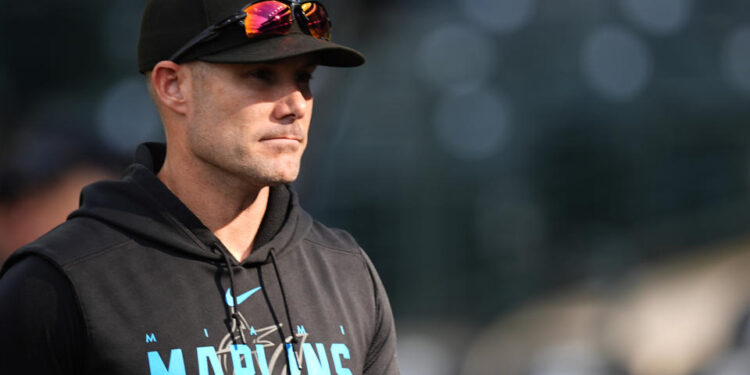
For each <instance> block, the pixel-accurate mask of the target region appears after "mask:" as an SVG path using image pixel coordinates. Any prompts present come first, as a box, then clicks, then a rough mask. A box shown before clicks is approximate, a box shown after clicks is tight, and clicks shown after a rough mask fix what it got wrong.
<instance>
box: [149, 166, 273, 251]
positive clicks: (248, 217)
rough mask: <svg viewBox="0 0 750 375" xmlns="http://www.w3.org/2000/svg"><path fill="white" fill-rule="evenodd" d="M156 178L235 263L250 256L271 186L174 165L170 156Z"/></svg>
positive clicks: (205, 168) (208, 168)
mask: <svg viewBox="0 0 750 375" xmlns="http://www.w3.org/2000/svg"><path fill="white" fill-rule="evenodd" d="M176 165H179V168H178V167H175V166H176ZM157 176H158V178H159V179H160V180H161V181H162V182H163V183H164V185H166V186H167V188H169V190H171V191H172V193H174V194H175V195H176V196H177V197H178V198H179V199H180V200H181V201H182V202H183V203H184V204H185V206H187V207H188V208H189V209H190V211H192V212H193V214H195V216H197V217H198V219H200V220H201V222H202V223H203V224H204V225H205V226H206V227H207V228H208V229H209V230H211V231H212V232H213V233H214V235H216V237H217V238H218V239H219V240H220V241H221V242H222V244H224V246H225V247H226V248H227V250H229V253H230V254H232V256H234V258H235V259H237V260H238V261H242V260H243V259H245V258H246V257H247V256H248V255H250V252H251V251H252V249H253V243H254V241H255V237H256V235H257V234H258V230H259V229H260V224H261V222H262V220H263V216H264V215H265V213H266V208H267V206H268V197H269V192H270V188H269V187H268V186H263V187H253V186H252V185H248V184H246V183H242V181H239V180H238V179H237V178H236V177H234V176H230V175H228V174H227V173H224V172H222V171H216V170H215V169H212V168H210V167H207V166H205V165H203V166H201V165H198V164H197V163H189V162H175V161H174V160H172V159H170V158H169V154H167V158H166V160H165V162H164V166H163V167H162V168H161V170H160V171H159V173H158V175H157ZM185 176H190V178H189V179H186V178H185Z"/></svg>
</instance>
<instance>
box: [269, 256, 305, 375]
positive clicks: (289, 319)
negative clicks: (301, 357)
mask: <svg viewBox="0 0 750 375" xmlns="http://www.w3.org/2000/svg"><path fill="white" fill-rule="evenodd" d="M275 250H276V249H274V248H271V251H270V252H271V264H273V270H274V272H275V273H276V279H277V280H279V289H280V290H281V300H282V301H284V310H285V311H286V319H287V322H289V332H290V333H291V335H292V341H291V342H290V343H284V346H285V348H286V350H287V360H288V362H289V373H290V374H291V373H292V366H295V367H297V369H298V370H302V366H300V364H299V361H298V360H297V354H296V353H297V351H296V350H295V347H294V345H295V344H297V342H298V341H297V336H296V335H295V334H294V324H292V314H291V313H290V312H289V304H288V303H287V301H286V293H285V292H284V283H283V282H282V281H281V273H280V272H279V267H278V266H277V265H276V253H275ZM279 329H281V328H279ZM282 336H283V335H282ZM290 351H291V353H290ZM292 361H294V363H292Z"/></svg>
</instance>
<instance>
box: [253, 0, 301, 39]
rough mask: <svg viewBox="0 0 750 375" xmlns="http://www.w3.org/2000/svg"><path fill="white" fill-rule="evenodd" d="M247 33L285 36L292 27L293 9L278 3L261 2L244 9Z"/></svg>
mask: <svg viewBox="0 0 750 375" xmlns="http://www.w3.org/2000/svg"><path fill="white" fill-rule="evenodd" d="M244 11H245V13H246V14H247V16H246V17H245V33H246V34H247V36H248V37H252V36H256V35H269V34H270V35H274V34H276V35H284V34H287V33H288V32H289V29H290V28H291V27H292V9H291V8H290V7H289V5H286V4H284V3H280V2H278V1H261V2H259V3H255V4H251V5H250V6H248V7H247V8H245V9H244Z"/></svg>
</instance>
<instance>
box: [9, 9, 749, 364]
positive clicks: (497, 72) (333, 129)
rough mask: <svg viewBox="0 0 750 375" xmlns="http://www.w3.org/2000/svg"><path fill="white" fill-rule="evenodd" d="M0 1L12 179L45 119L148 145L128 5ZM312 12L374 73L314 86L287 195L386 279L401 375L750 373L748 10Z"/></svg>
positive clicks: (109, 139) (152, 134)
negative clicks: (343, 236) (29, 134)
mask: <svg viewBox="0 0 750 375" xmlns="http://www.w3.org/2000/svg"><path fill="white" fill-rule="evenodd" d="M0 3H2V6H3V9H4V11H3V12H0V30H1V31H2V32H0V40H1V43H2V46H3V48H2V49H0V103H2V105H1V106H0V124H2V129H0V137H1V138H0V139H1V141H0V142H2V144H0V146H2V150H5V151H4V152H3V153H2V156H3V159H4V160H5V161H6V162H7V160H8V159H9V157H8V154H9V152H8V151H7V150H9V149H10V148H11V146H14V145H13V144H12V142H11V139H13V138H12V136H13V135H14V134H16V133H17V132H18V131H19V130H22V129H23V130H28V129H30V128H35V129H36V128H44V127H49V126H50V124H55V121H54V120H55V119H59V118H61V117H62V118H65V119H74V121H66V123H65V126H66V128H65V129H64V130H66V131H67V130H70V131H71V132H72V131H74V130H75V132H83V133H86V134H90V135H91V136H95V137H98V138H99V140H100V142H101V144H102V145H103V146H105V148H107V149H109V150H112V151H114V152H119V153H121V154H122V155H125V154H126V153H127V152H128V151H129V150H131V149H132V148H133V147H134V145H135V144H137V143H138V142H140V141H142V140H146V139H158V138H160V137H161V135H160V130H159V125H158V118H157V116H156V113H155V111H154V109H153V107H152V105H151V104H150V103H149V101H148V97H147V94H146V90H145V85H144V84H143V82H142V80H141V78H140V77H139V75H138V73H137V72H136V67H135V65H136V64H135V41H136V37H137V27H138V22H139V14H140V11H141V9H142V6H143V3H144V0H112V1H108V2H101V1H95V0H69V1H65V2H60V1H49V0H38V1H34V2H11V1H9V0H0ZM324 3H325V4H326V6H327V7H328V8H329V11H330V13H331V14H332V18H333V24H334V30H333V33H334V34H333V37H334V40H338V41H341V42H344V43H350V44H352V45H355V46H357V47H359V48H360V49H361V50H362V51H364V52H365V54H366V55H367V56H368V63H367V64H366V65H365V66H364V67H362V68H359V69H354V70H334V69H320V70H319V71H318V72H317V73H316V78H315V80H314V85H315V93H316V96H317V98H316V102H317V103H316V104H317V106H316V114H315V118H314V119H313V130H312V132H313V133H312V135H311V137H312V139H311V148H310V149H309V150H308V154H307V155H306V157H305V160H304V163H305V164H306V165H305V167H304V168H303V175H302V176H301V178H300V180H299V181H298V183H297V188H298V190H299V191H300V194H301V195H302V201H303V202H304V203H305V206H306V207H307V209H308V210H310V211H312V212H313V214H314V215H315V216H317V217H318V218H319V219H321V220H323V221H325V222H326V223H327V224H330V225H333V226H339V227H342V228H346V229H348V230H349V231H351V232H353V233H354V234H355V237H357V238H358V239H359V241H360V242H361V244H362V246H363V247H364V248H365V249H366V250H367V251H368V253H369V254H370V255H371V257H372V258H373V260H374V262H375V263H376V265H377V266H378V269H379V270H380V272H381V276H382V277H383V279H384V282H385V284H386V286H387V287H388V289H389V293H390V296H391V299H392V304H393V306H394V310H395V313H396V318H397V320H398V322H399V324H400V352H401V361H402V366H403V368H404V374H406V375H409V374H430V375H441V374H462V375H464V374H465V375H470V374H478V375H480V374H524V375H538V374H545V375H551V374H633V375H650V374H654V375H656V374H659V375H683V374H684V375H688V374H695V375H698V374H701V375H714V374H716V375H728V374H747V373H750V363H748V362H750V361H749V360H748V358H750V355H749V353H750V348H748V341H747V340H748V332H750V328H748V326H749V324H748V315H747V311H750V310H748V306H750V303H749V302H748V294H749V293H750V287H748V285H750V282H749V281H750V280H748V276H747V275H748V273H747V272H746V271H745V270H747V269H750V268H749V266H750V239H748V237H747V235H748V234H750V227H749V226H748V224H747V223H748V222H750V144H748V136H749V135H750V126H748V125H749V124H750V2H747V1H744V0H726V1H721V2H717V1H706V0H703V1H698V0H612V1H601V0H570V1H555V0H445V1H442V0H441V1H434V0H432V1H427V0H401V1H389V0H380V1H371V0H361V1H358V0H357V1H355V0H325V1H324ZM56 126H63V125H62V124H57V125H56ZM57 130H58V131H59V130H60V129H57ZM16 146H17V145H16ZM743 312H744V313H743ZM743 314H744V315H743Z"/></svg>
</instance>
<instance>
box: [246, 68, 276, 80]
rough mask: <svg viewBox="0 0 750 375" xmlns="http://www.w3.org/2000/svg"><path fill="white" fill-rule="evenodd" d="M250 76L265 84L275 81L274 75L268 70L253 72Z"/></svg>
mask: <svg viewBox="0 0 750 375" xmlns="http://www.w3.org/2000/svg"><path fill="white" fill-rule="evenodd" d="M250 76H251V77H253V78H256V79H259V80H261V81H263V82H271V81H272V80H273V74H272V73H271V71H270V70H267V69H258V70H253V71H251V72H250Z"/></svg>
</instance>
